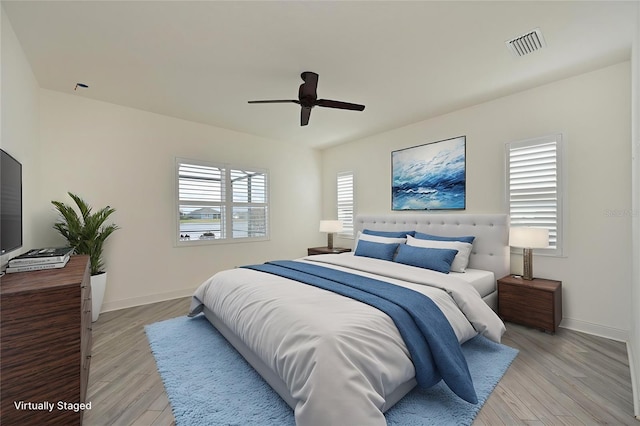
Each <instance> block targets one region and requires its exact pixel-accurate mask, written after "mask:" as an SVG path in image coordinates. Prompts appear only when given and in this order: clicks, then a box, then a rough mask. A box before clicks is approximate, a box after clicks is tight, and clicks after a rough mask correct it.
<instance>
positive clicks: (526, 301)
mask: <svg viewBox="0 0 640 426" xmlns="http://www.w3.org/2000/svg"><path fill="white" fill-rule="evenodd" d="M498 314H499V315H500V317H501V318H502V319H503V320H505V321H510V322H514V323H518V324H523V325H527V326H530V327H535V328H540V329H542V330H545V331H548V332H552V333H554V332H555V331H556V329H557V327H558V325H559V324H560V321H561V320H562V283H561V282H560V281H553V280H543V279H539V278H536V279H533V280H530V281H527V280H523V279H522V278H519V277H513V276H507V277H504V278H501V279H499V280H498Z"/></svg>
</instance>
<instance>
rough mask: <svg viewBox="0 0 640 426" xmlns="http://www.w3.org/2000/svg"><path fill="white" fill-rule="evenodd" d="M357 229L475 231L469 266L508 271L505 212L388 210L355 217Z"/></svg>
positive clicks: (442, 232)
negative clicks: (400, 211) (390, 212)
mask: <svg viewBox="0 0 640 426" xmlns="http://www.w3.org/2000/svg"><path fill="white" fill-rule="evenodd" d="M355 228H356V232H357V231H362V230H363V229H372V230H376V231H418V232H425V233H428V234H433V235H440V236H463V235H473V236H475V237H476V239H475V240H474V242H473V250H472V252H471V256H470V257H469V267H470V268H474V269H484V270H487V271H492V272H493V273H494V275H495V277H496V279H499V278H502V277H504V276H505V275H508V274H509V271H510V260H509V219H508V216H507V215H506V214H441V213H436V214H433V213H429V214H388V215H362V216H358V217H356V222H355Z"/></svg>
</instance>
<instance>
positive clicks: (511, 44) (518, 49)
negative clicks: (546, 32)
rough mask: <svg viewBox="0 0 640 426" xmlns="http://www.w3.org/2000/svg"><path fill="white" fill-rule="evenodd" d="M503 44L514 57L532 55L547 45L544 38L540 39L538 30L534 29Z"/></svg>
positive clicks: (540, 33) (540, 34)
mask: <svg viewBox="0 0 640 426" xmlns="http://www.w3.org/2000/svg"><path fill="white" fill-rule="evenodd" d="M505 43H506V45H507V47H508V48H509V50H510V51H511V53H513V55H514V56H524V55H528V54H529V53H533V52H535V51H536V50H539V49H542V48H543V47H545V46H546V45H547V44H546V43H545V41H544V37H542V32H541V31H540V28H536V29H535V30H532V31H529V32H528V33H526V34H523V35H521V36H518V37H516V38H513V39H511V40H508V41H505Z"/></svg>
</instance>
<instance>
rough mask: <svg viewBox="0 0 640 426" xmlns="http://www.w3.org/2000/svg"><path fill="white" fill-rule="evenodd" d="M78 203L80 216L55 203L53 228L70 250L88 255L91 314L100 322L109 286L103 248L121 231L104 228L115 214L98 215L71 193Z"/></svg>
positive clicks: (106, 211) (109, 210)
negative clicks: (55, 211)
mask: <svg viewBox="0 0 640 426" xmlns="http://www.w3.org/2000/svg"><path fill="white" fill-rule="evenodd" d="M68 194H69V196H70V197H71V198H72V199H73V201H74V202H75V204H76V206H77V208H78V210H79V211H80V215H78V213H77V212H76V210H75V208H74V207H72V206H68V205H66V204H64V203H63V202H60V201H52V202H51V203H52V204H53V205H54V206H55V208H56V210H57V211H58V213H59V214H60V217H59V221H58V222H56V223H55V224H54V225H53V227H54V229H56V230H57V231H58V232H59V233H60V235H62V236H63V237H64V238H66V240H67V242H68V243H69V246H70V247H73V248H74V251H75V253H76V254H87V255H89V268H90V271H91V300H92V306H91V314H92V321H96V320H97V319H98V315H99V314H100V309H101V307H102V299H103V298H104V291H105V288H106V284H107V273H106V271H105V270H104V260H103V259H102V251H103V245H104V242H105V241H106V239H107V238H108V237H109V235H111V234H112V233H113V232H114V231H115V230H117V229H119V228H118V226H117V225H115V224H108V225H107V224H105V222H106V220H107V218H108V217H109V216H110V215H111V214H112V213H113V212H115V209H114V208H112V207H109V206H107V207H104V208H102V209H100V210H98V211H96V212H95V213H94V212H93V211H92V208H91V206H89V205H88V204H87V203H86V202H85V201H84V200H83V199H82V198H80V197H79V196H77V195H75V194H72V193H71V192H69V193H68Z"/></svg>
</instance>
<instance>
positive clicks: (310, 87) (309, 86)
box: [298, 71, 318, 101]
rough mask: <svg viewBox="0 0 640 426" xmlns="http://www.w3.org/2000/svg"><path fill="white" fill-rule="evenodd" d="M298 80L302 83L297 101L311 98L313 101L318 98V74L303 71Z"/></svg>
mask: <svg viewBox="0 0 640 426" xmlns="http://www.w3.org/2000/svg"><path fill="white" fill-rule="evenodd" d="M300 78H302V80H303V81H304V83H302V84H301V85H300V89H299V90H298V99H300V100H302V98H312V99H313V100H314V101H315V100H316V99H317V98H318V94H317V92H316V90H317V89H318V74H316V73H315V72H311V71H305V72H303V73H302V74H300Z"/></svg>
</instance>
